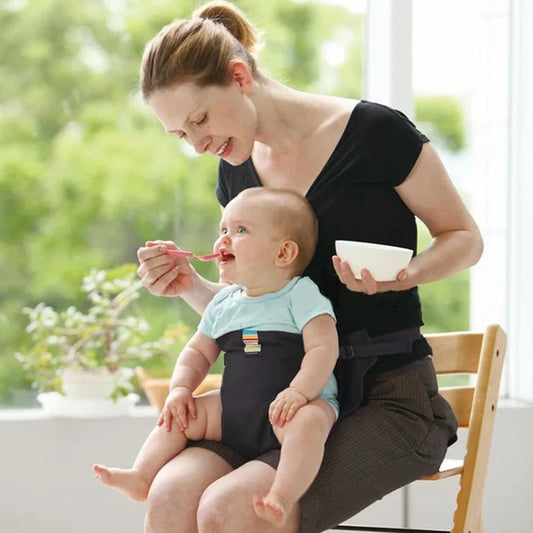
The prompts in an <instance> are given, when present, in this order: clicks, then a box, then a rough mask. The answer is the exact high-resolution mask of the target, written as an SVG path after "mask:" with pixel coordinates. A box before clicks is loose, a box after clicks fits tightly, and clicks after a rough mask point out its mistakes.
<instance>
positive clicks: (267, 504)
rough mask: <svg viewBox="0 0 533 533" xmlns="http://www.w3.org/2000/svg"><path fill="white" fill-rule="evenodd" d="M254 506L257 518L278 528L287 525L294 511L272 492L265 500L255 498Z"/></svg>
mask: <svg viewBox="0 0 533 533" xmlns="http://www.w3.org/2000/svg"><path fill="white" fill-rule="evenodd" d="M253 504H254V509H255V513H256V514H257V516H258V517H259V518H262V519H263V520H266V521H267V522H269V523H270V524H272V525H274V526H276V527H283V526H284V525H285V522H286V521H287V518H288V517H289V515H290V513H291V510H292V506H291V505H289V504H288V503H287V502H286V501H285V500H284V499H283V498H281V497H280V496H278V495H277V494H274V493H272V492H269V493H268V494H267V495H266V496H265V497H264V498H260V497H259V496H254V498H253Z"/></svg>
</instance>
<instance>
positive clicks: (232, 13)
mask: <svg viewBox="0 0 533 533" xmlns="http://www.w3.org/2000/svg"><path fill="white" fill-rule="evenodd" d="M193 16H195V17H198V18H201V19H204V20H211V21H213V22H215V23H217V24H222V25H223V26H224V27H225V28H226V29H227V30H228V31H229V32H230V33H231V34H232V35H233V37H235V39H237V41H239V42H240V43H241V44H242V45H243V46H244V47H245V48H246V49H247V50H248V51H249V52H253V51H254V49H255V47H256V45H257V43H258V40H259V38H258V33H257V30H256V29H255V27H254V26H253V25H252V23H251V22H250V21H249V20H248V18H247V17H246V15H245V14H244V13H243V12H242V11H241V10H240V9H239V8H238V7H237V6H234V5H233V4H230V3H229V2H225V1H224V0H215V1H214V2H209V3H208V4H205V5H203V6H201V7H199V8H198V9H197V10H196V11H195V12H194V14H193Z"/></svg>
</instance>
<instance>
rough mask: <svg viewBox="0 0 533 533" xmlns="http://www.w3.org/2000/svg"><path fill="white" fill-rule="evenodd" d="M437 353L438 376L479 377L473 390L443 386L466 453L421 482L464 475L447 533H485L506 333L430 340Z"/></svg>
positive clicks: (491, 329) (494, 330) (497, 330)
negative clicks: (486, 491)
mask: <svg viewBox="0 0 533 533" xmlns="http://www.w3.org/2000/svg"><path fill="white" fill-rule="evenodd" d="M426 338H427V340H428V341H429V343H430V344H431V346H432V348H433V361H434V364H435V368H436V370H437V375H439V376H442V375H450V374H455V375H459V374H464V375H472V374H475V375H476V376H477V379H476V383H475V385H470V384H469V385H466V386H454V387H452V386H450V387H440V392H441V394H442V395H443V396H444V397H445V398H446V399H447V400H448V402H449V403H450V405H451V406H452V409H453V411H454V413H455V416H456V417H457V420H458V422H459V427H462V428H467V430H468V431H467V440H466V453H465V456H464V458H463V460H461V461H457V460H451V459H445V460H444V462H443V463H442V465H441V467H440V469H439V471H438V472H435V473H434V474H432V475H430V476H426V477H424V478H422V479H423V480H427V481H438V480H439V479H444V478H447V477H450V476H460V480H459V492H458V494H457V506H456V509H455V513H454V515H453V528H452V530H451V532H447V533H483V521H482V518H481V507H482V503H483V488H484V485H485V477H486V473H487V465H488V461H489V454H490V446H491V442H492V432H493V428H494V419H495V415H496V405H497V402H498V391H499V388H500V380H501V376H502V368H503V359H504V356H505V348H506V340H507V337H506V334H505V332H504V331H503V329H502V328H501V327H500V326H498V325H491V326H488V327H487V329H486V331H485V333H473V332H457V333H440V334H432V335H426ZM332 529H333V530H340V531H367V532H374V531H381V532H389V533H396V532H402V531H403V532H412V533H416V532H420V533H421V532H425V533H444V532H443V531H442V530H438V531H437V530H429V529H408V528H391V527H376V526H349V525H339V526H337V527H334V528H332Z"/></svg>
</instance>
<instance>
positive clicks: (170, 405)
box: [157, 387, 196, 431]
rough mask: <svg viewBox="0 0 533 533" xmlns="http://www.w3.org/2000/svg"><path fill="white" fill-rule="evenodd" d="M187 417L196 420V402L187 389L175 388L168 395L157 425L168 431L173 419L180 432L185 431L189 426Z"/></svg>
mask: <svg viewBox="0 0 533 533" xmlns="http://www.w3.org/2000/svg"><path fill="white" fill-rule="evenodd" d="M189 415H191V416H192V417H193V418H196V402H195V401H194V397H193V395H192V392H191V391H190V389H188V388H187V387H175V388H173V389H172V390H171V391H170V392H169V393H168V396H167V399H166V401H165V405H164V406H163V409H162V411H161V415H160V417H159V420H158V421H157V425H158V426H162V425H165V427H166V429H167V431H170V430H171V429H172V419H174V421H175V423H177V424H178V427H179V429H180V431H185V429H187V426H188V425H189Z"/></svg>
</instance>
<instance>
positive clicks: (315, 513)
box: [195, 358, 456, 533]
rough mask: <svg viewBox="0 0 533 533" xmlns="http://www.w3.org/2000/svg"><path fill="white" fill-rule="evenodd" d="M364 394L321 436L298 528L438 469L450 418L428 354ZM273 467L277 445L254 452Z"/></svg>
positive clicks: (227, 455)
mask: <svg viewBox="0 0 533 533" xmlns="http://www.w3.org/2000/svg"><path fill="white" fill-rule="evenodd" d="M366 386H367V397H366V399H365V403H364V405H363V406H361V407H360V408H359V409H358V410H357V411H355V412H354V413H353V414H352V415H350V416H348V417H347V418H345V419H343V420H341V421H340V422H339V423H338V424H337V425H336V426H335V428H334V430H333V431H332V433H331V435H330V437H329V439H328V442H327V443H326V453H325V455H324V460H323V463H322V466H321V468H320V471H319V473H318V475H317V478H316V479H315V481H314V482H313V484H312V485H311V487H310V488H309V490H308V491H307V493H306V494H305V495H304V496H303V498H302V500H301V502H300V504H301V509H302V525H301V530H300V531H301V533H318V532H321V531H324V530H326V529H328V528H329V527H332V526H334V525H336V524H338V523H340V522H343V521H344V520H346V519H348V518H350V517H351V516H353V515H355V514H357V513H358V512H359V511H361V510H362V509H364V508H365V507H367V506H368V505H370V504H371V503H373V502H375V501H376V500H378V499H380V498H382V497H383V496H384V495H386V494H388V493H389V492H392V491H393V490H396V489H397V488H399V487H402V486H404V485H406V484H407V483H410V482H412V481H414V480H416V479H418V478H419V477H421V476H423V475H426V474H429V473H432V472H434V471H435V470H437V469H438V467H439V465H440V463H441V461H442V459H443V458H444V455H445V453H446V449H447V446H448V442H449V441H451V440H452V439H453V436H454V435H455V430H456V426H455V419H454V417H453V414H452V412H451V410H450V408H449V406H448V404H447V403H446V402H445V401H444V400H443V399H442V397H441V396H439V395H438V394H437V392H436V391H437V386H436V379H435V373H434V369H433V364H432V361H431V358H424V359H421V360H419V361H415V362H413V363H410V364H408V365H406V366H404V367H402V368H401V369H398V370H395V371H391V372H387V373H383V374H377V375H375V376H369V377H368V378H367V380H366ZM195 445H196V446H201V447H205V448H207V449H210V450H211V451H213V452H215V453H217V454H219V453H220V455H221V456H222V457H224V459H225V460H226V461H228V463H229V464H231V465H232V466H233V467H234V468H238V467H239V466H241V465H242V464H244V461H243V460H242V459H241V458H239V456H238V454H234V452H232V451H231V450H229V451H228V449H227V448H226V447H225V446H224V445H223V444H221V443H208V442H202V443H196V444H195ZM257 459H258V460H259V461H262V462H264V463H266V464H268V465H269V466H272V467H273V468H276V466H277V461H278V459H279V450H272V451H271V452H267V453H266V454H264V456H262V457H258V458H257Z"/></svg>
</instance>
